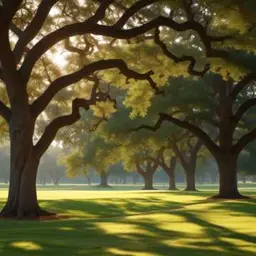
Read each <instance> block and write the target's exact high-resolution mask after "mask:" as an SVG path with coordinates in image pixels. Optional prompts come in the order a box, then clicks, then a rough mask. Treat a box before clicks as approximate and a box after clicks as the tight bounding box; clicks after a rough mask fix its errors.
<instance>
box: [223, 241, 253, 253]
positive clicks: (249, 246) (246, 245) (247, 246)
mask: <svg viewBox="0 0 256 256" xmlns="http://www.w3.org/2000/svg"><path fill="white" fill-rule="evenodd" d="M221 241H224V242H227V243H229V244H232V245H233V246H234V247H237V248H239V250H242V251H245V252H251V253H255V252H256V238H255V239H254V242H253V241H252V242H247V241H244V240H243V239H238V238H233V237H232V238H231V237H223V238H221Z"/></svg>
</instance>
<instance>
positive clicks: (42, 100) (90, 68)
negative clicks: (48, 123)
mask: <svg viewBox="0 0 256 256" xmlns="http://www.w3.org/2000/svg"><path fill="white" fill-rule="evenodd" d="M112 68H116V69H119V70H120V72H121V73H122V74H123V75H125V76H126V77H127V78H128V79H131V78H133V79H135V80H147V81H148V82H149V83H150V85H151V86H152V87H153V88H154V89H156V90H158V89H157V87H156V84H155V83H154V81H153V80H152V78H151V75H152V74H153V73H152V71H149V72H147V73H144V74H140V73H137V72H136V71H133V70H131V69H129V68H128V67H127V65H126V63H125V62H124V61H123V60H121V59H112V60H111V59H110V60H100V61H96V62H93V63H91V64H88V65H86V66H84V67H83V68H82V69H80V70H78V71H77V72H74V73H71V74H69V75H66V76H63V77H60V78H58V79H57V80H55V81H54V82H53V83H52V84H51V85H50V86H49V87H48V89H46V91H45V92H44V93H43V94H42V95H41V96H40V97H39V98H38V99H37V100H36V101H35V102H34V103H33V104H32V106H31V108H32V112H33V114H34V115H35V116H38V115H39V114H40V113H41V112H42V111H43V110H44V109H45V108H46V107H47V105H48V104H49V103H50V102H51V100H52V98H53V97H54V96H55V95H56V94H57V93H58V92H59V91H60V90H62V89H64V88H65V87H67V86H69V85H71V84H73V83H76V82H78V81H80V80H81V79H83V78H85V77H87V76H89V75H92V74H93V73H94V72H96V71H101V70H105V69H112Z"/></svg>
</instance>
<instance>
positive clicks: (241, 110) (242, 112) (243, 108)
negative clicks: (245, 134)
mask: <svg viewBox="0 0 256 256" xmlns="http://www.w3.org/2000/svg"><path fill="white" fill-rule="evenodd" d="M255 106H256V98H254V99H250V100H247V101H246V102H245V103H244V104H242V105H241V106H240V107H239V109H238V110H237V112H236V114H235V115H234V116H233V118H234V120H235V123H236V124H237V123H238V122H239V121H240V120H241V119H242V117H243V116H244V115H245V113H246V112H247V111H248V110H250V109H251V108H252V107H255Z"/></svg>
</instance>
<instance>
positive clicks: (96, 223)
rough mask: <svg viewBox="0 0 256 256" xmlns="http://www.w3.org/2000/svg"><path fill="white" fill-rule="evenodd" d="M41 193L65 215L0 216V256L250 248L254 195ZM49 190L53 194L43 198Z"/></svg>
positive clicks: (247, 251) (237, 251)
mask: <svg viewBox="0 0 256 256" xmlns="http://www.w3.org/2000/svg"><path fill="white" fill-rule="evenodd" d="M41 192H42V191H40V192H39V194H40V200H41V201H40V205H42V206H43V207H46V208H47V209H51V210H54V211H56V212H58V213H61V215H64V216H65V215H68V216H69V217H70V218H69V219H65V220H58V221H46V222H37V221H29V222H28V221H19V222H16V221H2V220H0V221H1V224H0V225H1V232H2V233H4V234H5V236H4V237H3V238H2V237H1V242H0V251H1V253H4V254H5V255H6V256H20V255H22V251H24V252H26V254H27V253H31V255H33V256H34V255H36V256H45V255H55V256H57V255H88V256H94V255H95V256H98V255H104V256H105V255H106V256H116V255H127V256H136V255H137V256H143V255H145V256H166V255H179V256H187V255H202V256H203V255H209V256H218V255H221V256H230V255H236V256H254V255H255V254H256V248H255V245H254V244H255V241H256V234H255V230H256V222H255V212H256V204H255V202H254V200H243V201H232V200H231V201H218V200H217V201H215V200H206V199H207V195H205V194H204V193H195V194H191V193H187V194H186V193H185V192H180V193H182V194H181V195H178V194H176V193H170V192H163V191H161V192H159V191H157V192H155V191H154V192H150V193H149V192H146V193H143V192H140V191H137V192H136V193H135V192H130V191H122V192H116V191H107V192H103V191H102V192H97V191H91V192H90V193H88V194H87V192H88V191H87V192H83V191H82V194H83V195H85V197H84V198H83V199H81V195H79V193H80V191H70V195H69V197H68V199H67V198H66V196H67V194H66V192H65V191H63V192H64V193H63V194H62V191H61V192H60V191H55V192H53V193H52V191H44V192H45V194H41ZM51 193H52V194H51ZM55 193H56V194H58V198H59V200H51V199H49V198H51V197H52V196H54V194H55ZM0 194H1V192H0ZM76 195H77V197H76ZM43 196H45V198H44V197H43ZM100 196H102V197H100ZM47 198H48V199H47ZM14 239H15V240H14ZM24 241H25V243H24ZM38 241H40V244H39V243H38ZM30 242H31V243H30ZM26 243H28V244H26ZM27 245H28V246H27ZM33 246H34V247H33ZM37 246H39V247H37ZM25 248H29V249H27V250H26V249H25ZM33 248H34V249H33ZM21 250H22V251H21ZM33 250H34V251H36V253H35V252H34V251H33ZM166 252H168V253H169V254H166ZM231 253H232V254H231Z"/></svg>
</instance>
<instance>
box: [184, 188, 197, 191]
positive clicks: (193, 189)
mask: <svg viewBox="0 0 256 256" xmlns="http://www.w3.org/2000/svg"><path fill="white" fill-rule="evenodd" d="M184 191H188V192H199V191H198V190H197V189H196V188H186V189H184Z"/></svg>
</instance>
